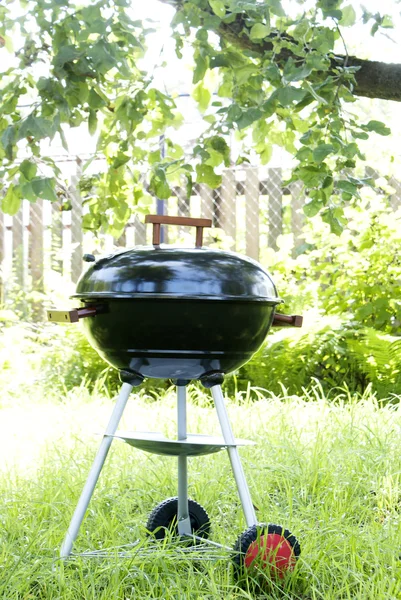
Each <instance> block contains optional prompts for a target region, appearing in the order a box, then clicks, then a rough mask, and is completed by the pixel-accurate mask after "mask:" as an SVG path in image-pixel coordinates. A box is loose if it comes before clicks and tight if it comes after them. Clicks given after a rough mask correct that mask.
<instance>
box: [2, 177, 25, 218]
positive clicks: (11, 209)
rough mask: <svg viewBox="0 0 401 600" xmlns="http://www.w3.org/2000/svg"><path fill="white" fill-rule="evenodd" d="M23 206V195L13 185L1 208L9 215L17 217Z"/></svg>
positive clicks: (9, 188)
mask: <svg viewBox="0 0 401 600" xmlns="http://www.w3.org/2000/svg"><path fill="white" fill-rule="evenodd" d="M20 206H21V195H20V191H19V188H18V186H15V185H14V184H11V185H10V186H9V187H8V190H7V193H6V195H5V196H4V198H3V201H2V203H1V207H2V210H3V212H5V213H7V214H8V215H15V214H17V212H18V211H19V209H20Z"/></svg>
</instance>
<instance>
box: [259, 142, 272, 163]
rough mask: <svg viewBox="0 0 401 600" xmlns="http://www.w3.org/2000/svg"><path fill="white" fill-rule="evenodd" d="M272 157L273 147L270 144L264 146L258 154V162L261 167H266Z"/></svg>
mask: <svg viewBox="0 0 401 600" xmlns="http://www.w3.org/2000/svg"><path fill="white" fill-rule="evenodd" d="M272 155H273V146H272V145H271V144H265V146H264V148H263V150H262V152H261V153H260V161H261V163H262V165H266V164H267V163H268V162H269V161H270V159H271V157H272Z"/></svg>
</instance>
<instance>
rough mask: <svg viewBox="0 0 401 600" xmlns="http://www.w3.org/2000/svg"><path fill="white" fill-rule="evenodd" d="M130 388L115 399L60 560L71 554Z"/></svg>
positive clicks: (124, 387)
mask: <svg viewBox="0 0 401 600" xmlns="http://www.w3.org/2000/svg"><path fill="white" fill-rule="evenodd" d="M132 387H133V386H132V385H130V384H129V383H123V385H122V388H121V391H120V394H119V396H118V398H117V402H116V405H115V407H114V409H113V412H112V414H111V417H110V421H109V423H108V425H107V427H106V431H105V432H104V435H103V439H102V441H101V443H100V446H99V450H98V451H97V454H96V457H95V460H94V461H93V465H92V468H91V470H90V472H89V475H88V479H87V480H86V483H85V486H84V489H83V490H82V493H81V497H80V498H79V500H78V504H77V507H76V509H75V512H74V514H73V517H72V519H71V522H70V526H69V528H68V531H67V534H66V536H65V538H64V541H63V545H62V546H61V550H60V557H61V558H68V556H70V554H71V550H72V546H73V544H74V542H75V539H76V537H77V535H78V532H79V528H80V527H81V523H82V521H83V518H84V516H85V513H86V509H87V508H88V504H89V502H90V499H91V498H92V494H93V492H94V489H95V486H96V483H97V480H98V478H99V475H100V472H101V470H102V468H103V465H104V461H105V460H106V457H107V453H108V451H109V449H110V446H111V442H112V441H113V437H112V436H113V435H114V434H115V432H116V430H117V427H118V424H119V422H120V420H121V417H122V414H123V412H124V409H125V406H126V404H127V401H128V398H129V395H130V393H131V390H132Z"/></svg>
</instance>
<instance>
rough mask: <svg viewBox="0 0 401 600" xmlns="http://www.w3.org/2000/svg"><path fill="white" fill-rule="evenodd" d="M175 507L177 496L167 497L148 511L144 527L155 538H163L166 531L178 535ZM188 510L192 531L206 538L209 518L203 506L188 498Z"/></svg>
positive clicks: (176, 505)
mask: <svg viewBox="0 0 401 600" xmlns="http://www.w3.org/2000/svg"><path fill="white" fill-rule="evenodd" d="M177 509H178V498H167V500H164V501H163V502H161V503H160V504H158V505H157V506H156V507H155V508H154V509H153V510H152V512H151V513H150V515H149V518H148V522H147V524H146V528H147V530H148V531H149V532H150V533H152V534H153V536H154V537H155V538H156V539H157V540H161V539H163V538H164V537H165V535H166V531H171V533H173V535H178V526H177ZM188 511H189V518H190V521H191V530H192V533H193V534H194V535H197V536H199V537H202V538H208V537H209V533H210V520H209V517H208V514H207V512H206V511H205V509H204V508H203V506H201V505H200V504H198V503H197V502H195V500H188Z"/></svg>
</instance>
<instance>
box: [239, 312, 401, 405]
mask: <svg viewBox="0 0 401 600" xmlns="http://www.w3.org/2000/svg"><path fill="white" fill-rule="evenodd" d="M400 357H401V339H400V338H397V337H394V336H391V335H388V334H383V333H381V332H378V331H376V330H375V329H372V328H367V327H365V328H358V325H357V324H355V322H350V321H346V320H342V319H340V318H338V317H326V318H321V319H319V320H318V321H317V322H316V323H313V321H312V322H309V323H308V318H307V319H306V324H305V327H304V328H303V329H300V330H289V329H287V330H282V331H279V332H277V333H273V334H271V335H270V336H269V337H268V340H267V343H266V344H265V346H263V348H262V349H261V350H259V352H258V353H257V354H256V355H255V356H254V357H253V358H252V360H251V361H250V362H249V363H247V364H246V365H244V366H243V367H242V368H241V369H239V371H238V372H237V374H236V385H237V387H238V388H239V389H240V390H244V389H246V387H247V386H248V385H249V384H250V385H252V386H256V387H261V388H264V389H266V390H269V391H271V392H272V393H274V394H280V393H282V391H283V387H284V388H285V390H286V391H287V393H289V394H299V395H302V394H303V393H304V390H305V389H308V388H310V386H311V384H314V383H315V381H316V380H318V381H319V382H320V384H321V386H322V388H323V390H324V391H325V393H328V392H329V391H330V390H331V389H333V388H344V386H347V387H348V388H349V390H350V391H351V392H361V393H363V392H364V391H365V389H366V387H367V386H368V385H371V386H372V388H373V391H374V392H375V393H376V394H377V397H378V398H379V399H384V398H389V397H391V396H392V395H393V394H398V395H401V373H400V370H401V359H400ZM233 385H234V382H231V388H232V387H233Z"/></svg>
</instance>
